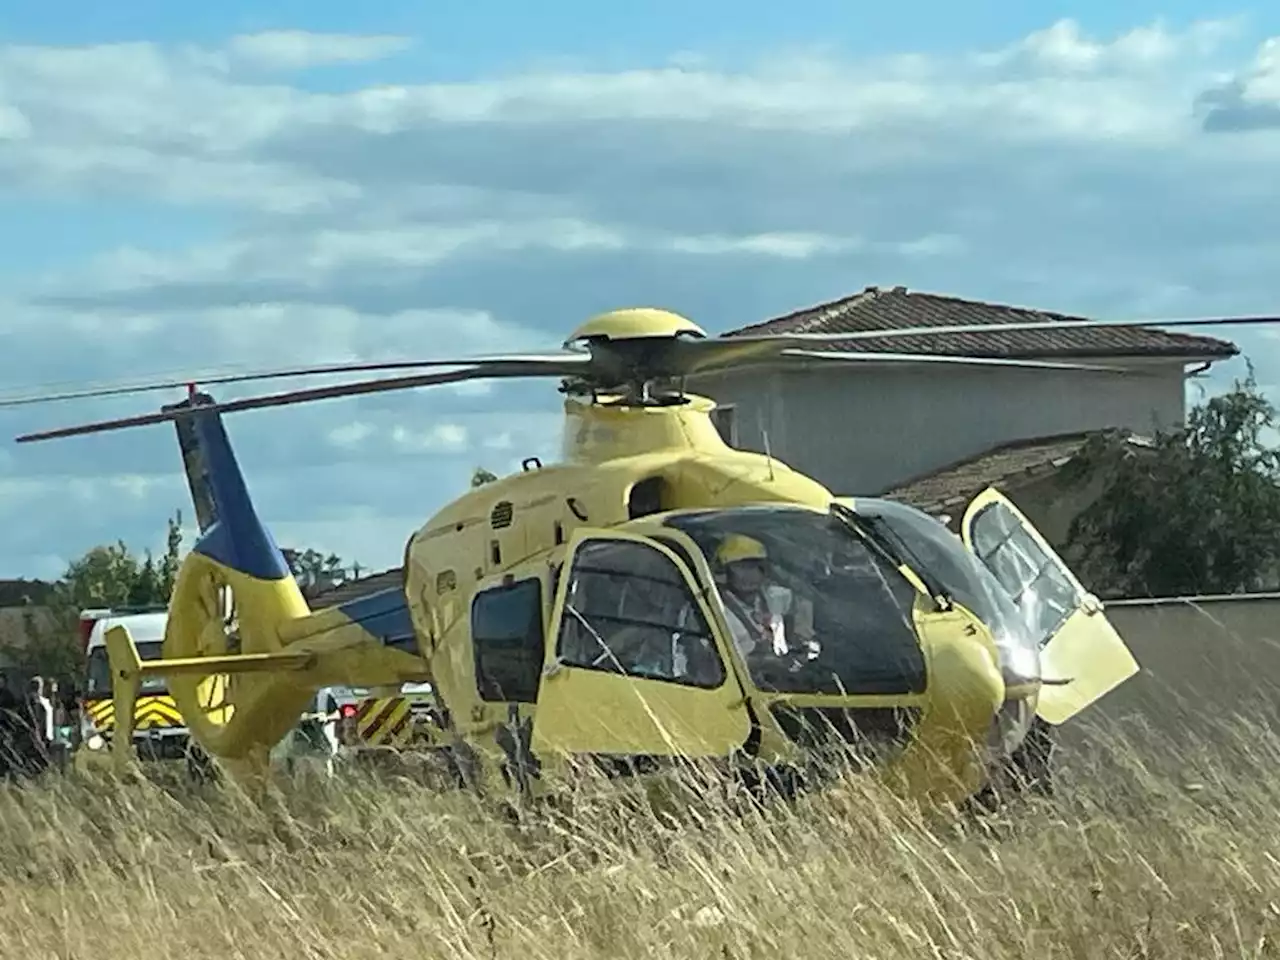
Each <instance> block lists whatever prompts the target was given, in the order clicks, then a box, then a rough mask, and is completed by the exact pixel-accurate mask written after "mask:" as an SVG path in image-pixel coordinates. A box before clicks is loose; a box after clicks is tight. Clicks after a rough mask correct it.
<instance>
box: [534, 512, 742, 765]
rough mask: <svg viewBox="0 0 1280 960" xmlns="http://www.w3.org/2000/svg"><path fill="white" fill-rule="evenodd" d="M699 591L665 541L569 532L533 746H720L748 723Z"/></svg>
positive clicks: (723, 749) (618, 750)
mask: <svg viewBox="0 0 1280 960" xmlns="http://www.w3.org/2000/svg"><path fill="white" fill-rule="evenodd" d="M713 622H714V620H713V618H712V617H711V612H710V610H709V609H708V608H707V605H706V601H705V599H704V596H703V591H702V590H701V589H700V588H699V587H698V585H697V581H696V580H695V578H694V575H693V573H692V572H691V571H690V569H689V567H688V566H687V565H686V564H685V563H683V562H682V561H681V560H680V559H679V558H678V557H677V556H676V554H675V553H673V552H672V551H671V550H670V549H668V548H667V547H665V546H663V545H661V544H658V543H656V542H654V541H652V540H649V539H647V538H645V537H641V536H637V535H635V534H630V533H623V532H619V531H616V530H591V529H579V530H578V531H576V532H575V533H574V535H573V537H572V538H571V540H570V541H569V548H568V551H567V553H566V555H565V560H564V566H563V568H562V570H561V573H560V577H559V583H558V585H557V588H556V593H555V600H554V603H553V606H552V610H551V620H550V623H549V624H548V627H549V629H548V631H547V646H546V659H545V661H544V668H543V676H542V682H541V687H540V689H539V692H538V710H537V713H536V715H535V717H534V723H533V736H532V742H531V746H532V749H533V751H534V753H535V754H539V753H544V752H548V751H549V752H556V753H563V754H569V755H574V754H577V755H591V756H596V757H605V756H609V757H617V758H619V759H633V760H642V759H645V758H655V759H656V758H659V757H663V758H667V757H680V756H683V757H689V758H697V757H717V756H727V755H728V754H730V753H731V752H732V751H733V750H734V749H736V748H739V747H741V746H743V744H744V743H745V742H746V741H747V739H748V737H749V735H750V733H751V720H750V716H749V714H748V712H747V707H746V700H745V697H744V696H743V692H742V687H741V686H740V685H739V683H738V679H737V677H736V675H735V673H734V668H733V665H732V661H731V660H730V656H729V651H728V649H727V645H726V643H725V642H724V639H723V638H722V637H717V636H716V635H715V632H714V631H713V629H712V627H711V624H712V623H713Z"/></svg>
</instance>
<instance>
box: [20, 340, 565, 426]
mask: <svg viewBox="0 0 1280 960" xmlns="http://www.w3.org/2000/svg"><path fill="white" fill-rule="evenodd" d="M586 362H589V358H587V357H581V358H565V360H562V361H560V362H559V364H558V366H557V364H554V363H547V362H543V361H536V362H533V361H530V362H520V361H510V362H508V363H507V364H506V365H501V364H498V363H492V364H485V365H473V366H469V367H465V368H463V369H461V370H449V371H445V372H443V373H420V374H415V375H412V376H405V377H390V378H381V379H377V380H357V381H354V382H351V383H335V384H331V385H330V386H326V387H310V388H308V389H306V390H290V391H288V392H286V393H271V394H265V395H262V396H257V397H245V398H244V399H242V400H228V401H227V402H226V403H210V404H202V405H199V406H196V407H186V408H183V409H180V410H161V411H157V412H155V413H144V414H139V415H137V416H133V417H121V418H119V419H115V420H101V421H98V422H96V423H86V424H80V425H78V426H74V427H61V428H59V429H56V430H44V431H41V432H39V433H28V434H24V435H23V436H20V437H18V438H16V442H17V443H36V442H39V441H42V440H56V439H60V438H62V437H75V436H82V435H84V434H88V433H104V432H106V431H109V430H124V429H127V428H129V427H142V426H147V425H150V424H154V423H166V422H168V421H171V420H178V419H181V418H183V417H189V416H192V415H194V414H199V413H218V414H222V413H235V412H237V411H241V410H261V409H265V408H267V407H285V406H293V405H294V404H299V403H313V402H315V401H317V400H330V399H334V398H337V397H353V396H361V395H364V394H371V393H387V392H390V391H392V390H411V389H413V388H415V387H430V386H436V385H439V384H445V383H462V382H464V381H471V380H488V379H514V378H518V377H546V376H555V375H560V376H571V375H572V374H574V373H576V372H578V371H579V369H580V368H581V366H582V365H583V364H584V363H586Z"/></svg>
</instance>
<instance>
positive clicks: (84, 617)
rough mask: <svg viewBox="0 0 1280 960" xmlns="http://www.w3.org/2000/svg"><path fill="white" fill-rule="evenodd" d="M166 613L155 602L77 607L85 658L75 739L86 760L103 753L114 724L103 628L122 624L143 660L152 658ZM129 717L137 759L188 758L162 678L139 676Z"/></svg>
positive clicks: (183, 731) (185, 736) (181, 725)
mask: <svg viewBox="0 0 1280 960" xmlns="http://www.w3.org/2000/svg"><path fill="white" fill-rule="evenodd" d="M168 616H169V611H168V607H167V606H159V605H153V606H146V607H113V608H99V609H90V610H82V611H80V646H81V650H83V652H84V659H85V675H84V685H83V691H84V692H83V694H82V696H81V699H80V743H81V750H87V751H88V753H89V756H88V758H87V759H92V757H93V756H94V755H100V756H101V757H103V758H104V759H105V758H106V756H107V747H108V745H109V744H110V742H111V735H112V733H113V731H114V730H115V725H116V724H115V704H114V703H113V702H112V692H111V666H110V664H109V663H108V661H107V647H106V635H107V630H109V629H110V628H111V627H113V626H115V625H116V624H121V625H123V626H124V627H126V628H127V629H128V631H129V634H130V635H131V636H132V637H133V640H134V643H135V644H137V647H138V655H139V656H140V657H141V658H142V659H143V660H156V659H159V658H160V655H161V647H162V645H163V644H164V628H165V622H166V621H167V619H168ZM133 716H134V732H133V742H134V749H135V751H136V752H137V755H138V759H139V760H145V761H159V760H189V761H190V760H191V758H190V757H189V756H188V753H189V750H190V747H191V738H190V734H189V732H188V730H187V726H186V723H185V721H184V720H183V719H182V714H181V712H180V711H179V710H178V707H177V704H175V703H174V701H173V698H172V697H171V696H170V695H169V691H168V688H167V686H166V684H165V681H164V678H163V677H160V676H156V675H151V676H148V677H145V678H144V679H143V681H142V689H141V691H140V692H139V696H138V701H137V705H136V707H135V709H134V713H133ZM77 753H80V751H77Z"/></svg>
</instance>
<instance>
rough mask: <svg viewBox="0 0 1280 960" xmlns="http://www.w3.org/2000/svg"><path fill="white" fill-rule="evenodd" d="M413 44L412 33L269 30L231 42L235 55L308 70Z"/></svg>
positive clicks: (253, 62) (252, 62)
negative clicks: (371, 34)
mask: <svg viewBox="0 0 1280 960" xmlns="http://www.w3.org/2000/svg"><path fill="white" fill-rule="evenodd" d="M412 45H413V40H412V39H411V38H409V37H397V36H353V35H350V34H338V33H330V34H324V33H310V32H308V31H306V30H269V31H266V32H263V33H251V34H242V35H240V36H237V37H232V38H231V41H230V43H228V44H227V50H228V53H230V54H231V56H232V57H233V58H235V59H236V60H238V61H241V62H243V63H245V64H247V65H249V66H252V67H258V68H261V69H266V70H305V69H307V68H308V67H319V66H327V65H330V64H344V63H367V62H369V61H372V60H382V59H384V58H386V57H389V56H391V55H392V54H396V53H400V52H401V51H404V50H407V49H408V48H409V47H411V46H412Z"/></svg>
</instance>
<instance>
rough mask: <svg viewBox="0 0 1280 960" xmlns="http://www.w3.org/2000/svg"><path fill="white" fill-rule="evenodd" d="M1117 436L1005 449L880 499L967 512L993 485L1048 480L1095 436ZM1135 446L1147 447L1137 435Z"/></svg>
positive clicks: (1062, 438)
mask: <svg viewBox="0 0 1280 960" xmlns="http://www.w3.org/2000/svg"><path fill="white" fill-rule="evenodd" d="M1105 433H1118V432H1117V431H1101V430H1098V431H1090V432H1085V433H1071V434H1060V435H1057V436H1051V437H1038V438H1035V439H1032V440H1021V441H1017V442H1014V443H1006V444H1001V445H1000V446H998V447H994V448H992V449H990V450H987V451H986V452H985V453H980V454H978V455H977V456H975V457H969V458H967V459H965V460H961V461H960V462H958V463H953V464H951V465H950V466H947V467H943V468H942V469H940V470H935V471H933V472H932V473H928V474H925V475H922V476H919V477H915V478H913V479H911V480H905V481H903V482H901V483H898V484H895V485H894V486H892V487H890V488H889V489H887V490H885V491H884V492H882V493H880V494H879V496H881V497H884V498H886V499H890V500H899V501H901V502H903V503H906V504H909V505H911V506H913V507H916V508H917V509H920V510H923V511H925V512H926V513H931V514H939V513H947V512H951V511H954V510H958V509H963V508H964V506H966V505H967V504H968V503H969V501H970V500H972V499H973V498H974V497H975V496H977V494H979V493H981V492H982V491H983V490H985V489H986V488H987V487H989V486H996V487H1000V486H1002V485H1010V484H1014V483H1025V482H1028V481H1031V480H1036V479H1039V478H1040V477H1043V476H1047V475H1048V474H1051V473H1053V472H1055V471H1056V470H1058V469H1059V468H1060V467H1062V466H1064V465H1065V464H1066V462H1067V461H1068V460H1070V459H1071V458H1072V457H1074V456H1075V455H1076V454H1077V453H1078V452H1079V451H1080V449H1081V448H1082V447H1083V446H1084V445H1085V443H1086V442H1088V440H1089V439H1090V437H1094V436H1099V435H1102V434H1105ZM1129 442H1130V443H1132V444H1134V445H1135V446H1144V445H1145V441H1144V440H1142V439H1141V438H1139V437H1134V436H1131V437H1130V438H1129Z"/></svg>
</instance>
